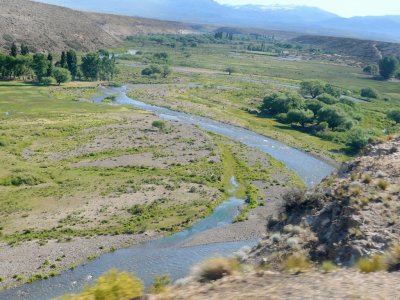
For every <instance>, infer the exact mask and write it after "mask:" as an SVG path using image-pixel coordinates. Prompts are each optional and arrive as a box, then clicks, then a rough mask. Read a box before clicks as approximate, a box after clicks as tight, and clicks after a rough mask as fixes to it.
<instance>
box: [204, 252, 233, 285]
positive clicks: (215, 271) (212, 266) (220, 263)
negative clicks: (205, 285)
mask: <svg viewBox="0 0 400 300" xmlns="http://www.w3.org/2000/svg"><path fill="white" fill-rule="evenodd" d="M238 264H239V263H238V261H237V260H236V259H234V258H222V257H216V258H212V259H209V260H207V261H205V262H203V263H202V264H200V265H199V267H198V270H197V276H198V278H199V280H200V281H214V280H218V279H221V278H222V277H224V276H227V275H232V274H233V272H234V271H236V270H237V269H238Z"/></svg>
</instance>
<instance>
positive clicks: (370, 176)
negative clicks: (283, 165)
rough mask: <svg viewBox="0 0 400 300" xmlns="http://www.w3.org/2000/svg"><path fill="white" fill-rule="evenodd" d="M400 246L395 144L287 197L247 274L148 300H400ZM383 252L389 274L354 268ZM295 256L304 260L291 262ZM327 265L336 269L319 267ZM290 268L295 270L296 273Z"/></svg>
mask: <svg viewBox="0 0 400 300" xmlns="http://www.w3.org/2000/svg"><path fill="white" fill-rule="evenodd" d="M399 241H400V138H396V139H392V140H390V141H387V142H385V143H382V144H377V145H372V146H370V147H369V148H368V149H367V150H366V151H365V154H364V155H363V156H360V157H359V158H357V159H355V160H354V161H352V162H350V163H348V164H345V165H344V166H343V167H342V168H341V170H340V171H339V172H338V173H337V174H334V175H332V176H330V177H328V178H327V179H326V180H324V182H322V183H321V184H320V185H319V186H318V187H317V188H316V189H315V190H314V191H309V192H307V193H305V192H302V191H298V190H293V191H291V192H290V193H288V194H287V195H286V196H285V197H284V205H283V206H282V208H281V215H280V216H279V217H277V218H275V219H273V220H270V221H269V224H268V228H267V233H266V237H265V238H264V239H263V240H261V241H260V242H259V244H258V246H257V247H255V248H254V249H253V250H252V251H251V252H250V254H249V256H248V257H245V258H244V261H245V263H247V264H249V265H245V266H244V267H243V269H242V272H237V273H236V274H235V273H234V275H232V276H227V277H224V278H222V279H220V280H218V281H214V282H209V283H204V282H203V283H200V282H197V280H196V277H193V279H192V280H191V281H189V283H187V282H186V281H182V283H184V282H186V283H185V284H184V285H183V286H180V287H179V286H177V287H172V288H169V289H168V290H166V291H165V292H164V293H163V294H161V295H158V296H149V298H150V299H244V298H245V299H327V298H329V299H347V298H351V299H353V298H357V299H377V298H379V299H397V298H398V293H399V292H400V290H399V285H398V281H399V279H400V272H396V271H399V270H400V253H399V252H400V250H399V247H397V248H391V247H392V246H396V245H398V244H399ZM389 249H392V250H390V251H389ZM393 249H397V250H393ZM396 251H397V252H396ZM382 253H386V254H385V255H381V256H380V257H382V263H383V261H384V259H386V261H385V262H384V263H387V267H386V268H385V269H387V270H389V271H390V272H391V273H386V272H379V273H373V274H364V273H361V272H360V271H359V270H358V269H357V268H355V267H354V265H355V264H356V262H358V261H359V259H361V258H369V257H371V256H373V255H379V254H382ZM294 256H297V257H300V259H298V260H290V258H291V257H294ZM301 257H303V258H304V259H301ZM375 257H376V256H375ZM388 258H390V259H391V260H388ZM241 259H242V260H243V256H242V257H241ZM324 261H325V262H326V261H331V262H334V263H335V264H336V265H337V266H336V267H334V265H333V264H327V265H329V267H326V266H325V267H323V266H322V267H321V264H320V263H322V262H324ZM372 261H373V260H372ZM289 264H291V265H289ZM325 264H326V263H325ZM325 264H324V265H325ZM389 264H390V265H389ZM288 266H291V267H292V270H293V267H295V268H298V269H297V271H296V272H293V271H290V269H288ZM338 266H339V267H341V268H338ZM382 266H383V265H382ZM265 269H268V270H269V271H265ZM246 270H247V272H246ZM271 270H273V271H271ZM322 270H323V271H322ZM290 274H292V275H290Z"/></svg>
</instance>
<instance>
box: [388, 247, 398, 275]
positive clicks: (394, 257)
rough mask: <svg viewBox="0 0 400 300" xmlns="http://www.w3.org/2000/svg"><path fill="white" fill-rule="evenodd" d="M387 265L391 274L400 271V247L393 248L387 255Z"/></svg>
mask: <svg viewBox="0 0 400 300" xmlns="http://www.w3.org/2000/svg"><path fill="white" fill-rule="evenodd" d="M385 263H386V265H387V270H388V271H389V272H397V271H400V245H396V246H393V247H392V248H391V249H390V250H389V251H388V252H387V253H386V254H385Z"/></svg>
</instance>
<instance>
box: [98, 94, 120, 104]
mask: <svg viewBox="0 0 400 300" xmlns="http://www.w3.org/2000/svg"><path fill="white" fill-rule="evenodd" d="M116 99H117V96H115V95H111V96H107V97H105V98H104V99H103V100H102V101H101V102H104V103H111V102H114V101H115V100H116Z"/></svg>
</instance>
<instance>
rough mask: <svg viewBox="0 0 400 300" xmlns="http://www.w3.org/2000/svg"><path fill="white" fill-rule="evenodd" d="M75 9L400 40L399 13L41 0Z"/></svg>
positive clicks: (196, 1)
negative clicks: (358, 14) (351, 13)
mask: <svg viewBox="0 0 400 300" xmlns="http://www.w3.org/2000/svg"><path fill="white" fill-rule="evenodd" d="M41 2H46V3H51V4H57V5H63V6H67V7H72V8H75V9H81V10H86V11H97V12H110V13H117V14H123V15H130V16H140V17H146V18H154V19H163V20H170V21H179V22H189V23H202V24H212V25H219V26H221V25H224V26H240V27H257V28H264V29H274V30H284V31H295V32H299V33H307V34H319V35H332V36H343V37H352V38H365V39H374V40H382V41H400V31H399V30H396V28H399V26H400V16H396V15H393V16H371V17H353V18H343V17H340V16H338V15H336V14H333V13H330V12H327V11H324V10H322V9H319V8H316V7H309V6H290V7H289V8H290V9H288V7H287V6H279V5H278V6H265V5H234V6H233V5H223V4H219V3H217V2H216V1H214V0H192V1H187V0H148V1H146V3H143V1H139V0H121V1H118V3H117V4H115V3H111V4H110V2H109V1H104V0H101V1H94V0H88V1H85V2H82V1H77V0H41Z"/></svg>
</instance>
